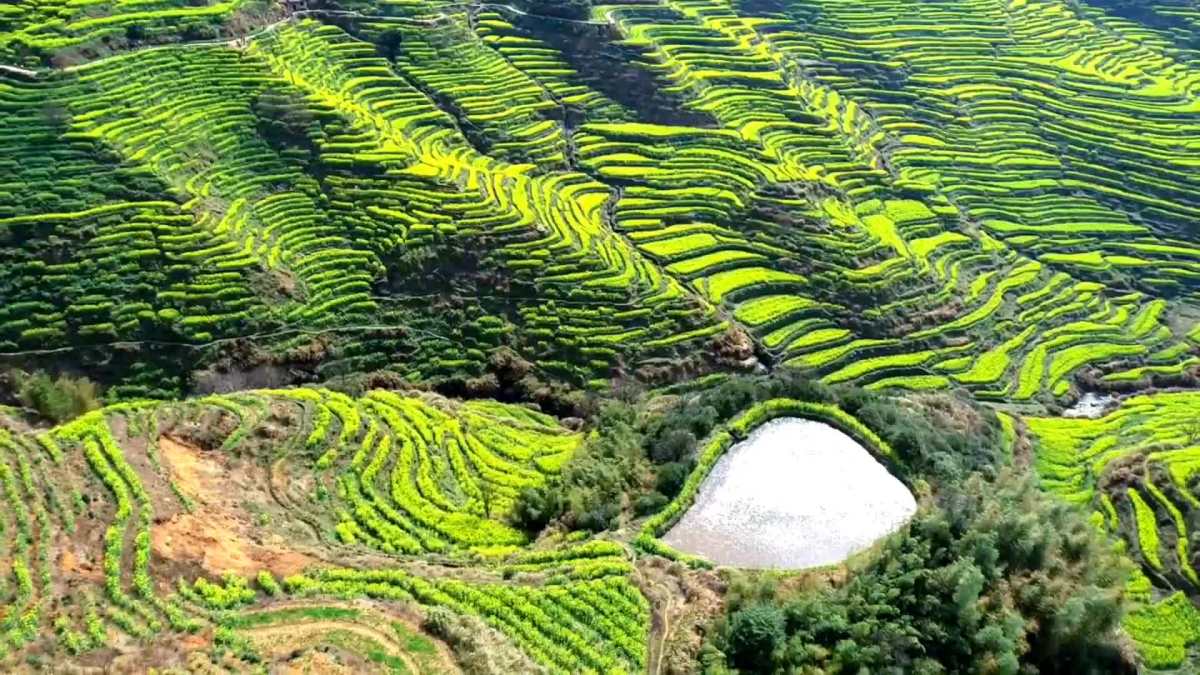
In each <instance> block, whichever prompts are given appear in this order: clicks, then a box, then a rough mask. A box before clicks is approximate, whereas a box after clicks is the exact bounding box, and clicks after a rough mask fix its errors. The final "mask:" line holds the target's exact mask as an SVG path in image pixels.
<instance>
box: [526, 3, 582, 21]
mask: <svg viewBox="0 0 1200 675" xmlns="http://www.w3.org/2000/svg"><path fill="white" fill-rule="evenodd" d="M516 4H517V5H518V6H519V7H520V8H521V9H522V10H524V11H526V12H529V13H530V14H536V15H538V16H542V17H555V18H560V19H575V20H580V19H587V18H588V16H590V15H591V13H592V3H591V0H520V1H519V2H517V3H516Z"/></svg>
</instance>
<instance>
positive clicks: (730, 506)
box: [663, 418, 917, 569]
mask: <svg viewBox="0 0 1200 675" xmlns="http://www.w3.org/2000/svg"><path fill="white" fill-rule="evenodd" d="M916 509H917V504H916V500H915V499H913V496H912V493H910V492H909V491H908V488H906V487H905V486H904V484H903V483H901V482H900V481H899V480H897V479H896V478H895V477H894V476H892V475H891V474H890V473H888V471H887V469H886V468H884V466H883V465H882V464H880V463H879V462H878V461H877V460H876V459H875V458H874V457H872V456H871V453H869V452H868V451H867V449H866V448H864V447H863V446H861V445H860V444H859V443H858V442H857V441H855V440H854V439H853V438H851V437H850V436H848V435H846V434H845V433H843V432H842V431H840V430H838V429H836V428H834V427H832V426H830V425H828V424H825V423H823V422H814V421H812V420H806V419H799V418H782V419H777V420H773V421H771V422H767V423H766V424H763V425H762V426H760V427H758V428H757V429H755V430H754V431H753V432H752V433H751V434H750V436H749V437H747V438H746V440H744V441H742V442H741V443H738V444H736V445H734V446H733V447H731V448H730V449H729V451H728V452H726V453H725V455H724V456H722V457H721V459H720V460H718V461H717V463H716V465H715V466H714V467H713V470H712V472H711V473H710V474H709V475H708V477H707V478H706V479H705V480H704V482H703V483H702V484H701V485H700V490H699V491H698V493H697V495H696V502H695V504H694V505H693V506H692V507H691V508H690V509H688V511H687V513H685V514H684V515H683V517H682V518H680V520H679V522H678V523H676V524H675V526H674V527H672V528H671V530H670V531H669V532H667V533H666V535H665V536H664V537H663V541H665V542H666V543H668V544H670V545H671V546H673V547H675V548H676V549H677V550H680V551H683V552H684V553H689V554H692V555H696V556H700V557H702V558H706V559H708V560H710V561H712V562H714V563H717V564H718V565H729V566H732V567H744V568H754V569H800V568H806V567H818V566H821V565H830V564H833V563H838V562H841V561H843V560H845V559H846V558H848V557H849V556H851V555H853V554H854V553H857V552H859V551H863V550H865V549H867V548H870V546H871V545H872V544H874V543H875V542H876V541H878V540H879V539H880V538H881V537H883V536H885V535H887V534H890V533H891V532H894V531H896V530H897V529H899V527H900V526H901V525H903V524H904V523H905V522H906V521H907V520H908V519H909V518H910V517H911V516H912V514H913V513H915V512H916Z"/></svg>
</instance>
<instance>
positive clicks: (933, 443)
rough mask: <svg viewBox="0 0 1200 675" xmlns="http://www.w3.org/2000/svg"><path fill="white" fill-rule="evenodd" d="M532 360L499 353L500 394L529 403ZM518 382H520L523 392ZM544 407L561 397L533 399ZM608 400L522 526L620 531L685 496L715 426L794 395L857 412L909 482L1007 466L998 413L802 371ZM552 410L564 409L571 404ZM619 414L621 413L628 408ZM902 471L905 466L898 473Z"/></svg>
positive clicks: (524, 506)
mask: <svg viewBox="0 0 1200 675" xmlns="http://www.w3.org/2000/svg"><path fill="white" fill-rule="evenodd" d="M528 366H529V364H528V363H527V362H525V361H524V360H523V359H521V358H520V357H519V356H516V355H515V353H513V352H512V350H508V349H502V350H499V351H498V352H497V353H496V354H493V357H492V365H491V368H490V370H491V371H492V373H494V374H495V375H496V376H497V379H498V381H499V382H500V383H501V387H500V389H501V390H504V391H507V392H509V393H508V395H507V396H502V397H500V398H502V399H506V398H510V400H521V399H525V400H528V399H529V398H531V397H530V396H529V395H528V393H526V394H525V395H524V396H522V395H518V394H516V393H515V391H514V390H517V389H521V388H522V387H525V388H526V391H528V387H527V385H524V384H521V383H526V382H528V381H529V379H530V378H531V377H532V376H531V375H529V374H528V373H529V372H530V370H531V369H530V368H529V367H528ZM514 384H517V385H519V386H516V387H514ZM532 398H533V400H537V401H539V402H540V403H541V404H542V406H543V408H544V409H545V408H547V402H548V401H551V400H553V397H550V396H543V397H541V398H538V397H532ZM625 398H628V399H630V400H628V401H624V402H613V403H610V404H608V405H607V406H606V407H605V408H604V409H603V410H604V412H603V413H602V414H601V415H600V416H598V417H596V418H595V419H594V420H593V423H594V427H595V428H596V430H597V431H596V435H595V436H594V437H592V438H591V439H590V440H589V442H588V443H587V444H586V446H585V448H584V449H583V450H582V451H581V452H579V453H578V454H577V455H576V456H575V457H574V458H573V459H572V460H571V461H570V462H568V464H567V466H566V468H565V469H564V471H563V478H562V480H563V484H559V483H553V484H549V485H546V486H543V487H541V488H538V489H534V490H527V491H526V492H525V493H524V494H523V495H522V497H521V499H520V500H519V503H518V505H517V508H516V512H515V514H516V515H515V521H516V522H517V523H518V524H519V525H520V526H521V527H523V528H524V529H526V530H527V531H530V532H537V531H540V530H541V529H542V528H544V527H545V526H546V525H548V524H549V523H550V522H553V521H555V520H559V519H560V518H561V519H562V520H563V522H564V523H565V524H567V525H568V526H571V527H576V528H581V529H588V530H603V529H607V528H610V527H615V526H617V525H618V524H619V522H620V516H621V515H622V513H623V511H624V510H625V508H626V507H627V506H629V505H632V507H633V509H632V510H633V515H635V516H643V515H648V514H651V513H654V512H655V511H656V510H657V509H659V508H661V507H662V506H665V505H666V503H667V502H668V501H669V500H670V499H671V498H673V497H674V496H675V495H677V494H679V491H680V489H681V488H682V487H683V484H684V482H685V481H686V480H687V478H688V476H689V475H690V474H691V472H692V470H693V469H694V468H695V465H696V452H697V448H698V446H699V445H700V443H701V442H702V441H703V440H704V439H706V438H707V437H708V436H709V435H710V434H711V433H712V432H713V430H714V429H716V428H717V427H718V426H720V425H722V424H724V423H725V422H728V421H729V420H730V419H732V418H733V417H735V416H736V415H737V414H738V413H740V412H741V411H743V410H746V409H748V408H750V407H751V406H752V405H754V404H755V403H756V402H761V401H766V400H769V399H773V398H792V399H798V400H802V401H810V402H815V403H832V404H836V405H838V406H840V407H841V408H842V409H844V410H846V411H847V412H850V413H851V414H856V415H858V416H859V417H860V419H861V420H862V421H863V423H864V424H866V425H867V426H868V427H870V428H871V429H872V430H873V431H875V433H877V434H879V435H880V436H881V437H882V438H883V439H884V440H885V441H887V442H888V443H889V444H890V445H891V446H892V447H893V448H894V449H895V450H896V451H897V460H898V461H899V462H900V463H901V464H903V465H904V466H903V467H902V468H903V471H901V472H900V473H901V474H902V476H901V477H903V478H906V479H907V480H908V481H909V482H910V483H911V482H913V481H916V480H917V479H927V480H934V481H938V480H948V481H957V480H961V479H962V478H964V477H965V476H967V475H968V474H969V473H971V472H972V471H978V470H985V471H990V470H992V467H994V465H995V464H996V462H998V461H999V459H1000V455H999V453H998V452H997V451H996V450H995V448H997V447H998V442H997V440H996V439H998V437H999V436H998V434H999V428H998V425H997V423H996V421H995V418H994V416H992V415H990V414H988V413H986V412H985V411H984V410H982V409H980V408H977V407H975V406H973V405H972V404H970V403H968V402H966V401H962V400H959V399H956V398H954V397H952V396H947V395H937V396H929V397H924V398H922V399H919V400H917V401H909V402H905V403H903V404H901V403H899V402H898V400H897V399H893V398H889V397H886V396H883V395H880V394H876V393H873V392H869V391H865V390H862V389H857V388H854V387H828V386H825V385H823V384H821V383H819V382H816V381H814V380H811V379H809V377H808V375H807V374H806V373H803V372H799V371H790V370H781V371H777V372H776V373H773V374H771V375H769V376H742V377H731V378H729V379H727V380H725V381H724V382H722V383H720V384H718V385H716V386H714V387H710V388H708V389H704V390H701V391H698V392H692V393H688V394H683V395H680V396H678V397H677V398H675V399H674V400H673V401H672V402H671V403H670V405H667V406H662V405H661V401H662V400H663V399H661V398H659V399H655V398H653V397H650V398H647V397H646V396H645V395H644V394H643V395H641V397H640V398H639V397H638V396H629V397H625ZM552 409H556V410H559V411H561V410H563V407H562V406H558V407H555V408H552ZM618 411H619V412H618ZM897 468H901V467H897Z"/></svg>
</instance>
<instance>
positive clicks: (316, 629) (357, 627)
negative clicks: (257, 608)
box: [242, 621, 421, 675]
mask: <svg viewBox="0 0 1200 675" xmlns="http://www.w3.org/2000/svg"><path fill="white" fill-rule="evenodd" d="M242 632H243V633H245V634H246V635H247V637H249V638H250V640H251V641H252V642H254V643H255V645H256V646H257V647H259V648H260V649H263V650H264V651H268V652H269V653H272V654H285V653H287V652H290V651H294V650H296V649H297V648H301V647H304V646H307V645H308V643H309V641H310V640H312V641H313V642H319V641H320V639H321V637H322V636H324V635H329V634H330V633H334V632H340V633H351V634H353V635H357V636H359V637H362V638H366V639H367V640H369V641H370V642H373V643H375V644H377V645H379V646H380V647H382V648H383V650H384V651H385V652H386V653H387V655H388V656H391V657H393V658H397V659H400V660H401V661H403V662H404V666H405V667H406V668H408V671H409V672H410V673H413V674H414V675H420V674H421V666H420V664H419V663H417V660H416V659H415V658H413V657H412V655H411V654H409V653H408V652H407V651H405V650H404V648H403V647H402V646H401V645H400V643H399V642H397V641H396V640H394V639H393V638H392V637H391V636H390V635H388V634H387V633H384V632H383V631H379V630H376V629H374V628H370V627H368V626H363V625H361V624H357V623H351V622H345V623H343V622H340V621H312V622H308V623H290V624H285V625H282V626H266V627H263V628H251V629H248V630H244V631H242Z"/></svg>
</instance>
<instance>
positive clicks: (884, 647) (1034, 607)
mask: <svg viewBox="0 0 1200 675" xmlns="http://www.w3.org/2000/svg"><path fill="white" fill-rule="evenodd" d="M1124 577H1125V568H1124V567H1123V565H1122V563H1121V562H1120V560H1119V558H1118V557H1117V555H1116V553H1115V552H1114V551H1113V550H1112V549H1111V548H1110V546H1109V545H1108V544H1107V543H1106V542H1104V541H1102V540H1101V539H1100V538H1099V536H1098V535H1097V534H1096V533H1095V531H1094V530H1093V528H1092V527H1091V526H1090V525H1088V524H1087V523H1086V522H1085V521H1084V520H1083V518H1082V517H1081V516H1080V515H1079V514H1078V513H1077V512H1076V511H1075V510H1074V509H1072V508H1071V507H1069V506H1067V505H1065V504H1062V503H1060V502H1057V501H1054V500H1053V499H1052V498H1050V497H1048V496H1045V495H1043V494H1042V493H1040V492H1039V491H1038V490H1037V488H1036V486H1034V485H1033V483H1032V481H1031V480H1029V479H1028V478H1027V477H1024V476H1021V475H1018V474H1015V473H1012V472H1008V471H1006V472H1004V473H1002V474H1001V475H1000V476H999V477H998V479H996V480H995V481H989V480H986V479H984V478H983V477H982V476H979V475H974V476H972V477H971V478H970V479H968V480H967V481H965V482H964V483H962V484H961V485H960V487H954V488H949V489H947V490H946V491H944V492H943V493H942V494H940V495H938V496H937V497H935V498H932V499H931V503H930V504H929V505H928V506H927V507H926V508H924V509H922V511H921V512H920V513H919V514H918V515H917V516H916V518H915V519H914V520H913V522H912V523H911V525H910V526H909V527H908V528H907V529H906V530H905V531H904V532H902V533H901V534H899V535H897V536H896V537H893V538H892V539H890V540H888V541H887V542H886V543H885V544H884V545H883V549H882V551H881V552H880V554H879V557H878V558H877V559H875V560H874V561H873V562H871V563H869V564H868V565H867V566H866V568H865V569H862V570H861V571H859V572H858V573H857V574H854V575H852V576H851V577H850V580H849V581H848V582H847V583H846V584H845V585H844V586H841V587H838V588H831V589H826V590H822V591H819V592H816V593H810V594H805V595H801V596H799V597H797V598H794V599H781V600H778V601H777V606H778V608H779V610H780V611H782V612H783V613H785V614H786V617H787V619H786V633H787V637H786V640H787V644H786V647H785V648H783V649H782V650H779V651H778V652H775V653H774V656H770V657H768V656H767V655H766V654H762V652H759V653H760V654H762V655H763V657H764V658H770V661H769V662H753V661H749V660H747V659H748V658H749V657H748V656H747V654H750V653H752V652H748V651H747V648H746V646H745V645H746V641H747V635H751V636H753V635H756V634H757V633H756V632H755V631H754V630H751V629H750V628H747V627H746V625H747V623H748V622H749V619H747V618H746V616H747V615H748V613H749V612H754V613H755V614H757V613H760V612H763V611H764V610H762V609H761V607H762V606H763V605H761V604H750V602H749V601H747V600H743V599H741V598H738V597H737V596H736V595H735V596H732V597H731V603H730V604H731V607H730V609H731V613H730V615H729V616H728V618H727V619H725V620H723V621H722V623H721V625H720V626H719V627H718V632H717V637H716V639H715V640H714V643H713V647H715V648H716V649H719V650H720V651H721V652H722V653H723V654H724V655H725V662H727V663H728V665H730V666H733V667H735V668H737V669H739V670H740V672H756V673H758V672H796V671H799V672H849V673H854V672H893V670H895V671H896V672H906V673H909V672H912V673H1012V674H1015V673H1111V672H1120V671H1121V668H1122V663H1123V661H1122V659H1121V657H1120V655H1119V652H1118V650H1117V648H1116V647H1115V631H1116V629H1117V627H1118V624H1119V621H1120V617H1121V614H1122V589H1123V587H1124ZM754 602H756V603H757V602H758V601H757V600H754ZM759 621H762V620H761V619H760V620H759ZM896 669H898V670H896ZM723 670H724V666H723V665H712V666H710V668H709V671H710V672H722V671H723Z"/></svg>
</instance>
